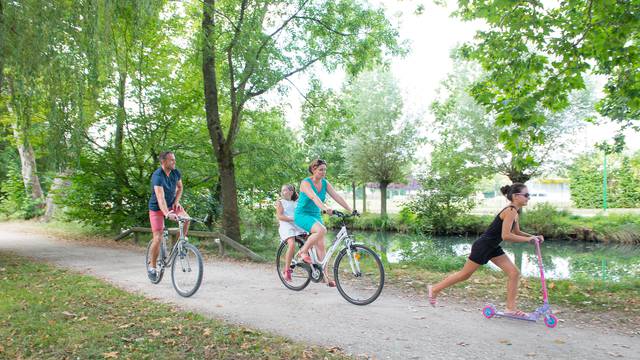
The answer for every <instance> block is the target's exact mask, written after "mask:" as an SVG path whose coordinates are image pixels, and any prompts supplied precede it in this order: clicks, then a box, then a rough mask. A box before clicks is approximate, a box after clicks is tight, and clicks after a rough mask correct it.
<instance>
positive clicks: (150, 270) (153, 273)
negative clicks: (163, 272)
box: [147, 268, 158, 281]
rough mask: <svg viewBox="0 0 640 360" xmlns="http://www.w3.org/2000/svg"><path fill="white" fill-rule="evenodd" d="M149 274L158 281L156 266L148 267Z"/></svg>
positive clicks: (150, 278)
mask: <svg viewBox="0 0 640 360" xmlns="http://www.w3.org/2000/svg"><path fill="white" fill-rule="evenodd" d="M147 276H149V280H151V281H156V278H157V277H158V272H157V271H156V269H154V268H148V269H147Z"/></svg>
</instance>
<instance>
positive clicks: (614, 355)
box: [609, 352, 623, 357]
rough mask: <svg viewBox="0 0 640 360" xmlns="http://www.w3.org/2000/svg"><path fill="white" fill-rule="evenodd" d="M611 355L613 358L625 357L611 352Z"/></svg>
mask: <svg viewBox="0 0 640 360" xmlns="http://www.w3.org/2000/svg"><path fill="white" fill-rule="evenodd" d="M609 355H610V356H613V357H623V356H622V354H618V353H614V352H610V353H609Z"/></svg>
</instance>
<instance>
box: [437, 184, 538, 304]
mask: <svg viewBox="0 0 640 360" xmlns="http://www.w3.org/2000/svg"><path fill="white" fill-rule="evenodd" d="M500 191H501V192H502V194H503V195H504V196H506V197H507V199H508V200H509V205H508V206H507V207H505V208H504V209H502V210H501V211H500V212H499V213H498V214H497V215H496V217H495V218H494V219H493V222H492V223H491V225H489V228H488V229H487V230H486V231H485V232H484V233H483V234H482V235H481V236H480V238H478V239H477V240H476V241H475V242H474V243H473V245H472V246H471V254H470V255H469V259H468V260H467V262H466V264H465V265H464V267H463V268H462V270H460V271H458V272H456V273H454V274H451V275H449V276H447V277H446V278H445V279H444V280H442V281H441V282H439V283H437V284H435V285H429V286H428V287H427V291H428V296H429V303H430V304H431V305H432V306H436V304H437V301H436V298H437V296H438V294H439V293H440V292H441V291H442V290H444V289H446V288H448V287H450V286H452V285H455V284H457V283H459V282H462V281H465V280H467V279H469V277H471V275H472V274H473V273H474V272H475V271H476V270H478V268H480V266H482V265H485V264H486V263H488V262H489V261H491V262H492V263H494V264H495V265H496V266H498V267H499V268H500V269H502V271H504V273H505V274H506V275H507V309H506V311H505V314H507V315H510V316H520V317H525V316H527V314H526V313H524V312H522V311H520V310H518V309H517V307H516V297H517V294H518V281H519V279H520V272H519V271H518V269H517V268H516V267H515V265H514V264H513V262H511V260H510V259H509V258H508V257H507V255H505V253H504V251H503V250H502V247H500V243H501V242H502V241H503V240H504V241H510V242H529V243H533V242H535V241H536V239H539V240H540V242H543V241H544V237H543V236H542V235H531V234H527V233H525V232H523V231H522V230H520V224H519V217H520V210H521V209H522V207H524V206H526V205H527V203H528V202H529V191H528V189H527V187H526V186H525V185H524V184H521V183H514V184H512V185H506V186H503V187H502V188H501V189H500Z"/></svg>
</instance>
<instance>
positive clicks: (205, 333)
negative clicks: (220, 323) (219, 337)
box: [202, 328, 211, 336]
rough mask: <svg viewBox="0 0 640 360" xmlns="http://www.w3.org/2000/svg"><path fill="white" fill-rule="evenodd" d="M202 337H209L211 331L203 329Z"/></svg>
mask: <svg viewBox="0 0 640 360" xmlns="http://www.w3.org/2000/svg"><path fill="white" fill-rule="evenodd" d="M202 335H204V336H209V335H211V329H209V328H206V329H204V331H203V332H202Z"/></svg>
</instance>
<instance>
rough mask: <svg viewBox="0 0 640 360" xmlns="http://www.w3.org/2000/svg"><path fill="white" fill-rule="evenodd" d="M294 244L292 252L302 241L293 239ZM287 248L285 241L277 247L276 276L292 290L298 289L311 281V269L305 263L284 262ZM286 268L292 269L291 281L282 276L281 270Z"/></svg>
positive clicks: (299, 246) (296, 249) (297, 248)
mask: <svg viewBox="0 0 640 360" xmlns="http://www.w3.org/2000/svg"><path fill="white" fill-rule="evenodd" d="M295 242H296V246H295V249H294V254H295V252H296V251H298V250H300V248H301V247H302V245H303V242H302V241H301V240H299V239H296V240H295ZM288 249H289V244H288V243H287V242H282V243H281V244H280V247H279V248H278V253H277V255H276V271H277V272H278V277H279V278H280V281H281V282H282V284H283V285H284V286H286V287H287V288H288V289H291V290H294V291H300V290H302V289H304V288H306V287H307V285H309V281H311V271H310V269H309V266H306V264H295V265H292V264H291V263H289V264H287V263H286V254H287V250H288ZM287 269H290V270H291V271H292V273H291V281H287V280H286V279H285V278H284V274H283V272H284V271H285V270H287Z"/></svg>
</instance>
